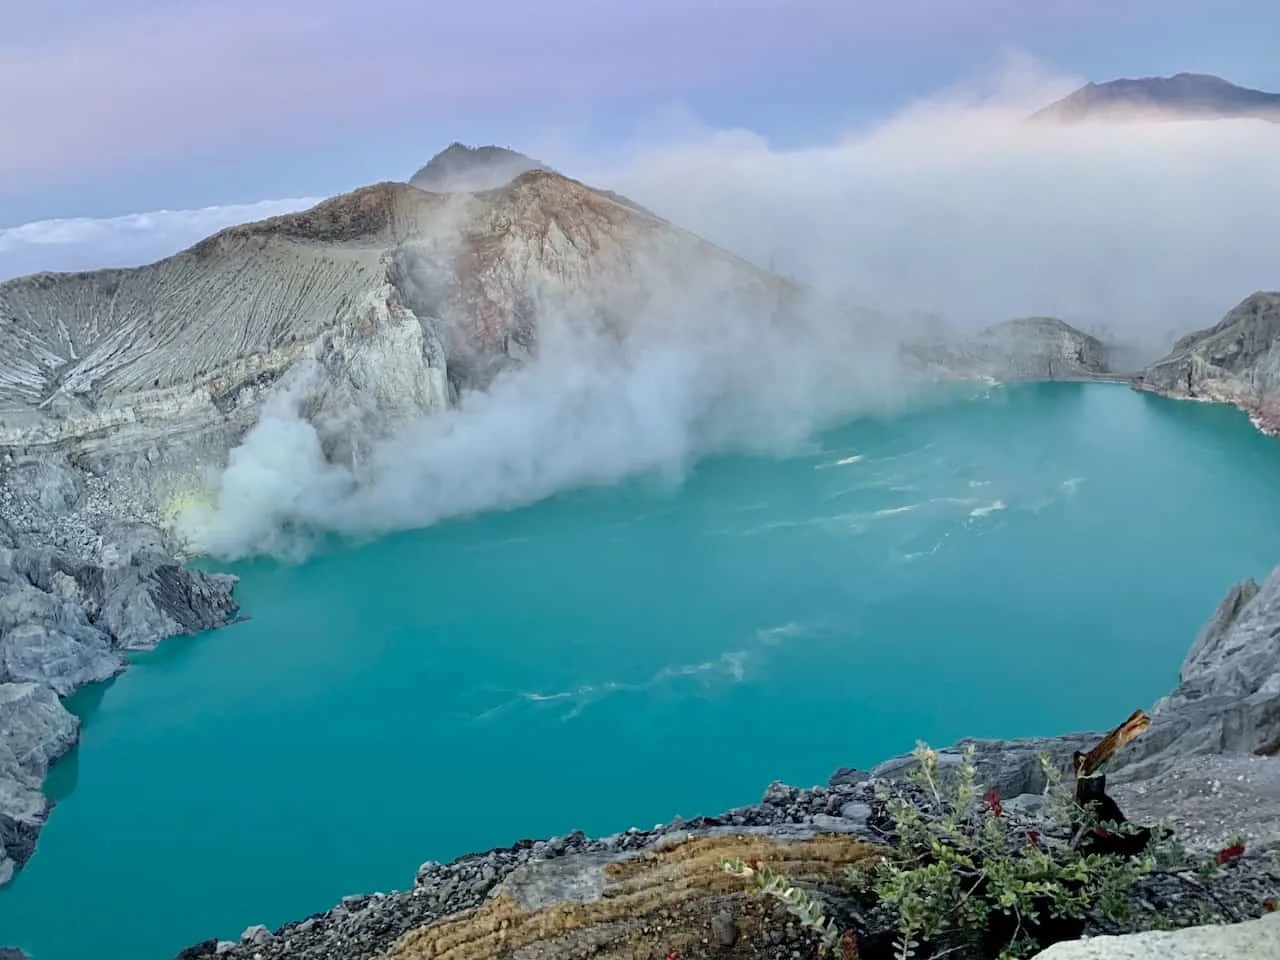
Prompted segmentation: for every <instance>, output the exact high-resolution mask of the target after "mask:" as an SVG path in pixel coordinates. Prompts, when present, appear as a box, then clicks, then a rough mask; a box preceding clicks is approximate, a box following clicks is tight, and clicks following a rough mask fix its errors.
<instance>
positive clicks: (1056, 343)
mask: <svg viewBox="0 0 1280 960" xmlns="http://www.w3.org/2000/svg"><path fill="white" fill-rule="evenodd" d="M903 353H904V355H905V356H906V357H907V359H908V361H909V362H911V363H912V364H914V365H915V366H917V367H918V368H920V369H922V370H923V371H925V372H928V373H931V374H933V375H935V376H948V377H954V376H963V377H968V378H972V379H982V378H987V377H989V378H991V379H994V380H1005V381H1012V380H1080V379H1095V378H1099V377H1108V376H1110V375H1111V374H1112V372H1113V371H1112V369H1111V360H1110V352H1109V349H1108V347H1107V346H1106V345H1105V344H1104V343H1102V341H1100V340H1098V339H1097V338H1096V337H1092V336H1090V335H1089V334H1087V333H1084V332H1082V331H1080V330H1077V329H1076V328H1075V327H1073V326H1071V325H1070V324H1068V323H1065V322H1063V321H1062V320H1058V319H1056V318H1053V317H1025V318H1021V319H1017V320H1008V321H1006V322H1004V323H998V324H995V325H994V326H991V327H988V328H987V329H985V330H982V331H981V332H979V333H977V334H975V335H973V336H971V337H965V338H961V339H948V340H942V339H934V340H917V341H913V342H910V343H907V344H905V345H904V346H903Z"/></svg>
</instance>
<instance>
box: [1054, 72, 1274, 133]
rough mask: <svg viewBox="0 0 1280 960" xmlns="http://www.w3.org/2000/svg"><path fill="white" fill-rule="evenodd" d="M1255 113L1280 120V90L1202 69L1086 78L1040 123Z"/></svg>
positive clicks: (1207, 117)
mask: <svg viewBox="0 0 1280 960" xmlns="http://www.w3.org/2000/svg"><path fill="white" fill-rule="evenodd" d="M1240 117H1251V118H1254V119H1258V120H1266V121H1270V122H1272V123H1276V122H1280V93H1267V92H1265V91H1262V90H1252V89H1250V88H1248V87H1240V86H1237V85H1236V84H1234V83H1231V82H1229V81H1227V80H1224V79H1222V78H1221V77H1215V76H1212V75H1211V74H1204V73H1178V74H1174V75H1173V76H1171V77H1141V78H1137V79H1120V80H1111V81H1109V82H1107V83H1088V84H1085V86H1083V87H1081V88H1080V89H1078V90H1076V91H1074V92H1072V93H1071V94H1069V95H1067V96H1066V97H1063V98H1062V99H1061V100H1057V101H1055V102H1054V103H1051V104H1049V105H1048V106H1047V107H1044V108H1042V109H1040V110H1037V111H1036V112H1035V113H1033V114H1032V115H1031V117H1030V118H1029V119H1030V120H1031V121H1033V122H1037V123H1046V122H1053V123H1081V122H1085V121H1098V120H1107V121H1117V120H1119V121H1124V120H1224V119H1232V118H1240Z"/></svg>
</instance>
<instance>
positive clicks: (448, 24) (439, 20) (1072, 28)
mask: <svg viewBox="0 0 1280 960" xmlns="http://www.w3.org/2000/svg"><path fill="white" fill-rule="evenodd" d="M1277 36H1280V5H1277V4H1276V3H1275V2H1274V0H1215V2H1214V3H1212V4H1208V3H1204V2H1202V0H640V2H635V0H627V2H619V0H538V2H534V3H517V2H514V0H464V2H461V3H456V4H452V5H440V4H438V3H424V2H422V0H181V2H178V0H40V2H39V3H34V2H31V3H16V2H15V3H5V4H3V6H0V91H3V96H0V227H6V226H13V225H16V224H20V223H24V222H27V221H31V220H39V219H47V218H54V217H69V216H89V217H109V216H119V215H122V214H126V213H130V212H134V211H144V210H155V209H160V208H170V209H176V208H192V207H200V206H207V205H213V204H227V203H247V202H255V201H259V200H263V199H270V198H275V197H299V196H317V195H324V194H329V193H333V192H337V191H340V190H344V189H347V188H350V187H354V186H356V185H359V184H362V183H367V182H372V181H376V180H383V179H403V178H406V177H407V176H408V175H409V174H410V173H411V172H412V171H413V169H415V168H416V167H417V166H418V165H420V164H421V163H422V162H423V161H425V160H426V159H427V158H428V157H429V156H430V155H431V154H433V153H434V152H435V151H436V150H438V149H439V148H440V147H442V146H444V145H445V144H446V143H447V142H449V141H451V140H454V139H460V140H463V141H464V142H497V143H504V144H509V145H512V146H515V147H518V148H520V147H524V148H526V149H528V145H530V144H536V145H544V146H545V145H547V144H551V143H554V142H555V141H556V140H557V138H560V139H562V140H565V141H568V140H572V141H574V142H579V143H580V142H590V143H594V144H609V143H619V142H624V141H626V140H627V139H628V138H634V137H636V136H637V135H639V134H638V131H639V132H642V131H643V130H644V129H645V124H646V123H647V122H650V120H651V118H652V117H654V116H655V115H658V116H660V115H661V111H662V110H664V109H667V108H670V107H671V106H672V105H679V106H681V107H682V108H687V109H689V110H691V111H693V112H694V113H695V114H696V115H697V116H699V117H700V118H702V119H703V120H705V121H706V122H707V123H709V124H712V125H714V126H717V127H733V126H741V127H746V128H749V129H751V130H754V131H756V132H758V133H761V134H763V135H765V136H767V137H769V138H770V139H771V140H773V141H774V142H776V143H788V142H807V141H813V140H820V139H822V138H824V137H829V136H834V135H835V134H836V133H838V132H839V131H841V130H842V129H846V128H848V127H849V126H850V125H852V124H856V123H858V122H861V121H865V120H866V119H868V118H871V117H875V116H879V115H883V114H886V113H888V112H891V111H893V110H894V109H895V108H897V107H900V106H902V105H903V104H904V103H906V102H908V101H909V100H910V99H911V98H912V97H915V96H919V95H922V94H928V93H930V92H932V91H935V90H937V89H938V88H939V87H943V86H946V85H947V84H951V83H954V82H956V81H958V80H962V79H963V78H965V77H966V76H970V75H973V74H974V73H976V72H980V71H982V70H984V69H986V68H987V67H989V66H991V65H992V64H993V63H995V62H996V61H998V60H999V59H1000V58H1001V57H1002V56H1006V55H1008V54H1009V53H1010V52H1011V51H1018V52H1021V53H1025V54H1029V55H1030V56H1032V57H1035V58H1036V59H1037V60H1039V61H1041V62H1044V63H1046V64H1048V65H1050V66H1051V67H1052V68H1054V69H1055V70H1059V71H1063V72H1066V73H1068V74H1071V75H1073V76H1079V77H1081V78H1089V79H1099V80H1104V79H1110V78H1112V77H1115V76H1121V75H1129V76H1133V75H1148V74H1164V73H1174V72H1177V71H1179V70H1194V71H1203V72H1212V73H1219V74H1221V75H1223V76H1226V77H1227V78H1228V79H1231V80H1233V81H1235V82H1237V83H1242V84H1245V85H1247V86H1256V87H1262V88H1264V89H1273V90H1280V60H1278V59H1277V58H1276V57H1275V56H1274V42H1275V40H1274V38H1275V37H1277ZM530 152H534V151H533V150H532V149H530Z"/></svg>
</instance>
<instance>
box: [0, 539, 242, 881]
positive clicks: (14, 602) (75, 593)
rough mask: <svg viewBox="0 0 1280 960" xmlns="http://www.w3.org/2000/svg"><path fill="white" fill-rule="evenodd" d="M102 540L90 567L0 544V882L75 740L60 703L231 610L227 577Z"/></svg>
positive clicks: (44, 551)
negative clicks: (46, 783) (48, 778)
mask: <svg viewBox="0 0 1280 960" xmlns="http://www.w3.org/2000/svg"><path fill="white" fill-rule="evenodd" d="M107 535H108V540H109V542H110V543H111V549H109V550H106V551H104V552H103V554H102V555H101V556H100V557H99V558H98V559H97V560H96V561H88V560H85V559H82V558H80V557H70V556H67V555H65V554H61V553H58V552H56V551H53V550H51V549H48V548H39V547H37V548H17V549H15V548H13V547H0V885H2V884H4V883H6V882H8V880H9V879H10V878H11V877H12V875H13V872H14V871H15V870H16V869H17V868H19V867H21V866H22V865H23V864H24V863H25V862H26V860H27V859H28V858H29V857H30V856H31V854H32V851H33V850H34V849H35V843H36V837H37V835H38V834H39V832H40V828H41V827H42V826H43V824H44V822H45V818H46V817H47V816H48V813H49V802H48V801H47V800H46V799H45V797H44V795H43V794H42V793H41V784H42V782H43V780H44V776H45V773H46V772H47V770H48V767H49V764H51V763H52V762H53V761H55V760H57V759H58V758H59V757H61V756H62V755H63V754H65V753H66V752H67V751H68V750H70V749H71V748H72V746H74V745H75V742H76V737H77V733H78V730H79V724H78V722H77V721H76V718H75V717H74V716H72V715H71V714H70V713H68V712H67V710H66V709H65V708H64V707H63V706H62V705H61V703H60V701H59V697H65V696H68V695H69V694H71V693H73V692H74V691H75V690H76V689H77V688H78V687H80V686H83V685H84V684H87V683H94V682H98V681H102V680H107V679H109V678H111V677H113V676H115V675H116V674H118V673H120V672H121V671H122V670H124V668H125V660H124V657H123V653H124V652H125V651H129V650H148V649H151V648H152V647H154V646H155V645H156V644H157V643H159V642H160V641H161V640H163V639H165V638H167V637H170V636H174V635H175V634H181V633H196V632H199V631H201V630H208V629H212V628H213V627H218V626H222V625H223V624H225V623H226V622H227V620H228V619H229V618H230V617H231V616H232V615H233V614H234V613H235V610H236V603H235V600H234V599H233V596H232V590H233V587H234V585H235V578H234V577H231V576H227V575H225V574H210V573H206V572H203V571H198V570H190V569H187V568H186V567H183V566H182V565H181V564H180V563H178V562H177V561H176V560H174V559H173V557H172V555H171V554H170V553H169V552H168V551H167V550H166V549H165V548H164V546H163V540H162V537H161V535H160V533H159V531H156V530H153V529H148V528H145V527H140V526H136V525H133V526H127V527H116V528H113V529H110V530H108V534H107Z"/></svg>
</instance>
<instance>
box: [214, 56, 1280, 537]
mask: <svg viewBox="0 0 1280 960" xmlns="http://www.w3.org/2000/svg"><path fill="white" fill-rule="evenodd" d="M1075 85H1076V83H1075V82H1074V81H1072V80H1069V79H1067V80H1064V79H1061V78H1045V77H1043V76H1039V75H1037V74H1036V72H1035V70H1034V69H1030V68H1028V67H1026V66H1025V65H1022V66H1020V67H1019V69H1017V70H1014V71H1012V72H1005V73H1004V74H1002V75H1001V76H1000V77H999V79H998V82H994V83H991V84H987V85H979V86H977V87H971V88H970V89H968V90H965V91H961V92H959V93H956V92H951V93H948V94H947V95H945V96H940V97H938V98H934V99H933V100H930V101H927V102H921V103H917V104H913V105H911V106H910V107H909V108H908V109H905V110H904V111H902V112H901V113H900V114H899V115H897V116H895V117H892V118H890V119H889V120H887V121H885V122H883V123H879V124H876V125H872V126H869V127H867V128H866V129H862V130H859V131H855V132H850V133H848V134H847V135H845V136H843V137H840V138H837V139H834V140H832V141H831V142H829V143H825V144H821V145H815V146H809V147H800V148H794V149H792V148H786V149H783V148H777V147H774V146H772V145H770V143H769V142H768V141H767V140H766V139H765V138H763V137H760V136H757V135H755V134H753V133H750V132H748V131H742V130H734V131H717V130H709V129H706V128H705V127H701V126H699V125H697V124H689V123H684V124H683V125H679V124H678V125H677V126H678V127H679V129H677V131H676V132H675V134H674V135H673V134H670V133H668V135H666V136H663V137H655V138H653V139H651V140H649V141H648V142H643V141H639V142H636V143H633V144H631V145H630V146H629V148H628V149H627V150H625V151H615V152H614V153H613V154H612V155H609V156H605V155H602V154H600V153H598V152H597V153H592V152H591V151H574V150H573V149H571V148H568V147H565V146H564V145H561V147H560V149H559V150H558V151H557V150H545V149H544V150H543V151H536V150H532V149H531V150H530V153H532V154H534V155H535V156H537V158H538V159H540V160H544V161H547V162H549V163H551V164H552V165H553V166H555V167H556V168H558V169H560V170H562V171H564V172H566V173H568V174H570V175H573V176H577V177H579V178H580V179H582V180H584V181H585V182H587V183H589V184H592V185H596V186H600V187H606V188H610V189H614V190H617V191H618V192H620V193H622V194H624V195H626V196H628V197H630V198H631V199H633V200H635V201H637V202H638V203H640V204H642V205H644V206H646V207H648V208H649V209H651V210H653V211H655V212H656V213H658V214H660V215H662V216H665V217H667V218H669V219H671V220H672V221H673V222H675V223H676V224H678V225H680V226H683V227H685V228H688V229H690V230H692V231H694V232H696V233H699V234H701V235H703V236H705V237H707V238H708V239H711V240H713V241H715V242H717V243H719V244H721V245H723V246H725V247H727V248H729V249H730V250H733V251H735V252H737V253H739V254H741V255H742V256H744V257H746V258H748V259H750V260H752V261H754V262H755V263H757V264H759V265H761V266H764V267H767V268H772V269H775V270H778V271H781V272H784V273H786V274H788V275H791V276H794V277H796V278H798V279H800V280H801V281H803V282H805V283H806V284H808V285H809V286H810V289H811V291H812V299H811V302H810V305H809V309H808V310H807V312H806V313H805V316H804V317H803V320H802V321H801V322H799V323H798V324H797V325H793V326H779V325H777V324H776V323H774V321H773V320H772V319H771V318H770V316H769V315H768V313H767V311H759V312H756V311H750V310H747V311H737V312H727V311H726V308H725V307H724V306H717V305H716V304H717V303H720V302H721V301H718V300H717V299H716V297H715V296H714V295H713V292H712V287H713V286H714V285H713V284H712V285H710V286H709V287H708V292H707V295H706V296H704V297H701V298H698V297H695V298H694V299H695V300H697V301H698V302H687V301H684V302H681V301H679V300H677V299H674V298H672V299H667V300H665V301H661V300H660V303H662V306H661V307H659V308H658V309H660V310H664V311H666V314H665V316H663V317H661V318H657V319H656V320H655V319H654V318H652V317H650V318H648V319H647V321H646V324H642V325H641V327H642V328H643V329H639V330H638V331H637V332H636V333H634V334H633V335H632V336H630V337H628V338H624V339H623V340H621V341H619V340H617V339H616V338H610V337H608V336H602V335H599V334H598V333H588V332H584V331H582V330H578V332H577V333H575V332H573V331H574V330H575V322H574V319H573V317H571V316H563V317H548V318H545V320H546V325H545V326H544V328H543V330H542V333H541V336H542V346H541V352H540V355H539V357H538V358H537V359H536V360H534V361H533V362H531V363H530V364H529V365H528V366H527V367H525V368H523V369H521V370H518V371H514V372H509V373H507V374H504V375H503V376H502V377H500V378H499V380H498V381H497V382H496V383H494V384H493V385H492V386H491V388H490V389H489V390H488V391H487V392H485V393H471V394H468V395H465V396H464V397H463V398H462V400H461V402H460V403H459V404H458V405H457V406H456V407H455V408H453V409H451V410H449V411H448V412H446V413H444V414H443V415H437V416H434V417H430V418H426V419H423V420H422V421H421V422H415V423H411V424H408V425H406V426H404V427H402V428H401V429H400V430H398V431H397V432H396V433H395V434H394V435H392V436H390V437H389V438H387V439H385V440H383V441H380V442H379V443H378V444H377V445H376V446H375V447H374V449H373V450H372V452H371V454H370V455H369V457H368V458H367V459H366V461H365V462H364V463H363V464H362V466H361V479H360V481H359V482H357V481H356V479H355V477H354V476H353V475H352V474H351V473H350V472H349V471H348V470H347V469H346V468H343V467H336V466H333V465H331V464H328V463H326V462H325V460H324V458H323V456H321V454H320V449H321V446H320V442H319V439H318V438H317V437H316V436H315V434H314V431H313V430H312V428H311V427H310V426H308V425H307V424H306V423H305V422H303V421H302V419H301V418H300V417H299V416H298V414H297V407H296V405H291V404H290V403H289V402H288V401H287V398H286V399H285V400H282V401H281V402H280V404H279V405H278V406H277V407H275V408H273V409H271V410H269V411H268V412H266V413H264V415H263V418H262V421H261V422H260V423H259V425H258V426H257V427H256V428H255V429H254V430H253V431H252V432H251V433H250V434H249V435H248V436H247V437H246V438H245V440H244V443H243V445H242V446H241V447H240V448H239V449H238V450H236V451H235V453H234V454H233V456H232V459H231V463H230V466H229V467H228V468H227V470H226V471H225V473H224V475H223V476H222V478H221V481H220V488H219V501H218V508H217V509H216V511H215V512H214V513H213V514H212V515H211V516H206V517H204V518H203V519H202V521H201V522H200V523H199V524H197V525H193V526H192V527H190V530H191V531H192V532H193V533H196V534H198V536H197V537H196V539H197V542H200V543H201V544H202V545H203V546H204V547H205V548H207V549H209V550H211V551H213V552H215V553H219V554H222V555H227V556H236V555H240V554H243V553H247V552H254V551H261V550H267V551H277V552H278V551H280V550H282V549H284V548H285V546H286V545H293V546H296V545H297V544H298V543H299V542H304V541H300V540H299V539H298V537H299V536H302V535H303V534H302V533H300V531H301V532H305V531H337V532H341V533H345V534H355V533H378V532H383V531H387V530H392V529H398V528H406V527H415V526H421V525H425V524H429V523H431V522H434V521H436V520H439V519H441V518H444V517H449V516H456V515H460V514H466V513H470V512H474V511H480V510H485V509H490V508H496V507H506V506H510V505H514V504H520V503H527V502H531V501H534V500H537V499H539V498H542V497H545V496H548V495H551V494H553V493H555V492H556V491H559V490H563V489H566V488H571V487H574V486H580V485H584V484H596V483H612V482H615V481H617V480H619V479H621V478H623V477H626V476H629V475H632V474H634V473H636V472H638V471H662V472H666V473H670V474H674V475H676V476H678V475H679V473H680V472H681V471H682V470H683V469H685V468H686V467H687V466H688V465H689V464H690V463H691V462H692V461H693V460H695V459H696V458H697V457H699V456H702V455H705V454H706V453H708V452H710V451H716V450H723V449H733V448H741V447H743V446H744V445H750V446H752V447H754V448H756V449H777V448H778V447H779V445H782V446H783V447H784V448H785V446H786V445H787V444H793V443H795V442H797V441H799V440H802V439H803V438H804V437H806V436H808V435H810V433H811V431H812V430H814V429H816V428H817V427H819V426H821V425H823V424H825V423H829V422H831V421H832V420H834V419H838V418H840V417H842V416H849V415H852V414H855V413H859V412H864V411H866V410H867V409H868V407H869V405H874V406H876V407H878V408H883V407H884V406H885V405H886V404H893V403H896V402H898V401H900V400H901V399H902V398H903V395H904V391H903V389H902V388H903V387H904V385H905V384H904V381H903V379H902V377H901V376H900V371H899V370H898V369H897V367H896V365H895V364H894V362H893V360H892V357H893V355H894V351H893V349H892V348H893V346H894V344H895V343H897V342H898V341H899V340H901V338H902V337H903V336H905V335H906V331H907V330H908V329H910V330H913V331H915V330H918V329H921V327H920V326H919V324H922V323H924V322H926V320H927V319H928V318H932V322H936V323H939V324H944V325H946V326H949V327H950V328H952V329H974V328H977V327H980V326H985V325H988V324H991V323H995V322H998V321H1002V320H1006V319H1010V318H1014V317H1018V316H1028V315H1050V316H1057V317H1061V318H1062V319H1065V320H1067V321H1068V322H1070V323H1073V324H1075V325H1077V326H1079V327H1081V328H1083V329H1086V330H1090V331H1093V332H1099V333H1103V334H1105V335H1107V336H1108V337H1109V338H1111V339H1113V340H1118V341H1122V342H1127V343H1130V344H1133V345H1135V346H1136V347H1138V348H1139V349H1140V350H1141V351H1142V352H1143V353H1145V354H1146V356H1148V357H1152V358H1153V357H1154V356H1156V355H1158V354H1159V353H1161V352H1163V351H1164V350H1165V349H1167V347H1168V346H1169V345H1170V344H1171V342H1172V339H1173V338H1174V337H1175V336H1177V335H1180V334H1183V333H1186V332H1187V331H1189V330H1191V329H1196V328H1203V327H1205V326H1209V325H1211V324H1213V323H1214V322H1216V321H1217V320H1218V319H1219V318H1220V317H1221V315H1222V314H1223V313H1224V312H1225V311H1226V310H1227V309H1229V308H1230V307H1231V306H1233V305H1234V304H1235V303H1237V302H1238V301H1239V300H1241V299H1242V298H1243V297H1244V296H1246V295H1248V294H1249V293H1251V292H1253V291H1254V290H1257V289H1265V288H1276V287H1277V286H1280V260H1278V259H1277V256H1276V253H1275V238H1276V237H1277V236H1280V176H1277V174H1276V173H1275V170H1274V163H1273V158H1274V157H1275V156H1276V155H1277V151H1278V150H1280V126H1277V125H1270V124H1266V123H1262V122H1255V121H1249V120H1239V121H1236V120H1233V121H1196V122H1178V123H1158V122H1149V123H1128V124H1123V125H1118V124H1094V125H1085V126H1074V127H1057V126H1045V125H1031V124H1026V123H1024V122H1022V120H1023V118H1024V117H1025V116H1026V115H1027V114H1028V113H1029V112H1031V111H1032V110H1033V109H1035V108H1036V107H1038V106H1041V105H1043V104H1044V103H1046V102H1048V101H1050V100H1052V99H1054V98H1055V97H1056V96H1058V95H1060V94H1062V93H1063V92H1065V91H1066V90H1068V89H1070V88H1071V87H1073V86H1075ZM653 283H654V284H657V285H658V286H659V287H661V284H662V283H663V281H662V278H661V277H654V278H653ZM850 304H857V305H860V306H864V307H867V308H871V309H874V310H878V311H882V312H883V313H884V315H885V316H884V318H883V319H881V320H880V321H878V325H873V326H867V325H866V322H865V318H864V319H863V320H862V321H856V322H855V320H854V319H853V318H854V316H855V314H854V313H853V312H851V311H850V310H849V309H848V307H849V305H850ZM309 431H310V432H309ZM282 531H288V532H287V533H285V534H282ZM304 540H305V538H304Z"/></svg>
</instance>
